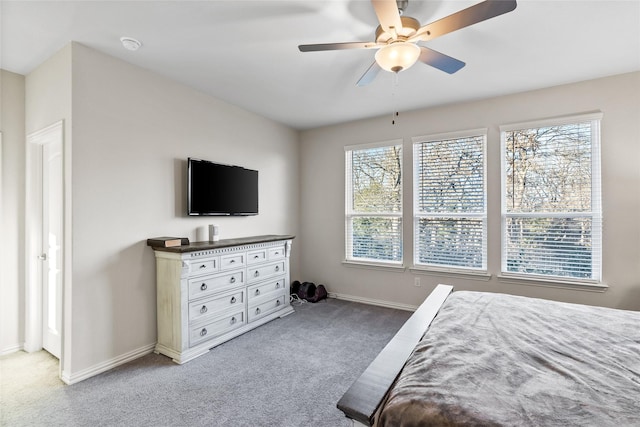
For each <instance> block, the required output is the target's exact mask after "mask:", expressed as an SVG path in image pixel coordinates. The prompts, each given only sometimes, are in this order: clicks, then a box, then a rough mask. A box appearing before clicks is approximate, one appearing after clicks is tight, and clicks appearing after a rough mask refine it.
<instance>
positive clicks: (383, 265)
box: [342, 259, 406, 273]
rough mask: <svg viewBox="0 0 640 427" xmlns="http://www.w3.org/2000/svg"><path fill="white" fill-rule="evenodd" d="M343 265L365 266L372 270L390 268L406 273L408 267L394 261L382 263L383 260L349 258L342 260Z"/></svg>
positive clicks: (396, 271) (390, 269)
mask: <svg viewBox="0 0 640 427" xmlns="http://www.w3.org/2000/svg"><path fill="white" fill-rule="evenodd" d="M342 265H344V266H346V267H356V268H365V269H372V270H389V271H393V272H395V273H404V272H405V270H406V267H405V266H404V265H402V264H392V263H388V264H386V263H382V262H373V261H372V262H366V261H356V260H347V259H345V260H344V261H342Z"/></svg>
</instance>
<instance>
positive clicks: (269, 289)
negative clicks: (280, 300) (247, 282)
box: [247, 277, 284, 304]
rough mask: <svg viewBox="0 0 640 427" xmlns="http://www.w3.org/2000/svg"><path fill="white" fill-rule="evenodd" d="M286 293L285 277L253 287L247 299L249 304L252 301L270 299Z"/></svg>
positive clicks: (249, 290)
mask: <svg viewBox="0 0 640 427" xmlns="http://www.w3.org/2000/svg"><path fill="white" fill-rule="evenodd" d="M282 293H284V277H278V278H276V279H272V280H269V281H268V282H264V283H261V284H259V285H253V286H250V287H249V288H248V293H247V298H248V301H249V304H251V303H252V301H256V300H259V299H264V298H269V296H275V295H279V294H282Z"/></svg>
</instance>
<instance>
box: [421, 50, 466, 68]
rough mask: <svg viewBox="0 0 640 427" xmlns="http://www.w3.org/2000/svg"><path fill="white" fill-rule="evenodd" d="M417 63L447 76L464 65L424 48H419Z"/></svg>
mask: <svg viewBox="0 0 640 427" xmlns="http://www.w3.org/2000/svg"><path fill="white" fill-rule="evenodd" d="M418 61H420V62H424V63H425V64H427V65H431V66H432V67H434V68H437V69H438V70H442V71H444V72H445V73H449V74H453V73H455V72H456V71H458V70H460V69H461V68H462V67H464V66H465V63H464V62H462V61H459V60H457V59H455V58H452V57H450V56H447V55H445V54H444V53H440V52H438V51H437V50H433V49H429V48H428V47H424V46H420V56H419V57H418Z"/></svg>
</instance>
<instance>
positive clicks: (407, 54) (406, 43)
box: [298, 0, 516, 86]
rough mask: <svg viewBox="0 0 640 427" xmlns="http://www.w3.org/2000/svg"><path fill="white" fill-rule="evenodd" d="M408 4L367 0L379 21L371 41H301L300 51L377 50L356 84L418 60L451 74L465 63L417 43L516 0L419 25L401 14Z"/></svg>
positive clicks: (490, 2)
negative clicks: (383, 71) (372, 60)
mask: <svg viewBox="0 0 640 427" xmlns="http://www.w3.org/2000/svg"><path fill="white" fill-rule="evenodd" d="M408 3H409V1H408V0H397V1H396V0H371V4H372V5H373V9H374V10H375V13H376V15H377V17H378V21H379V22H380V25H379V26H378V28H377V29H376V39H375V41H373V42H347V43H324V44H303V45H299V46H298V49H300V51H301V52H315V51H323V50H343V49H378V51H377V52H376V55H375V61H374V62H373V64H371V66H370V67H369V69H367V71H366V72H365V73H364V74H363V75H362V77H360V79H359V80H358V82H357V85H358V86H365V85H367V84H369V83H371V82H372V81H373V79H375V77H376V76H377V75H378V73H379V72H380V70H382V69H384V70H387V71H390V72H394V73H399V72H400V71H403V70H406V69H407V68H409V67H411V66H412V65H413V64H415V63H416V61H418V60H419V61H420V62H423V63H425V64H427V65H431V66H432V67H435V68H437V69H439V70H442V71H444V72H446V73H449V74H453V73H455V72H456V71H458V70H460V69H461V68H462V67H464V65H465V63H464V62H462V61H459V60H457V59H455V58H452V57H450V56H448V55H445V54H443V53H440V52H438V51H435V50H433V49H430V48H428V47H425V46H420V45H418V44H417V43H418V42H421V41H429V40H433V39H435V38H436V37H440V36H442V35H445V34H448V33H451V32H453V31H456V30H459V29H461V28H464V27H468V26H469V25H473V24H477V23H479V22H482V21H485V20H487V19H490V18H494V17H496V16H499V15H502V14H505V13H507V12H511V11H512V10H514V9H515V8H516V0H485V1H483V2H481V3H478V4H475V5H473V6H471V7H468V8H466V9H463V10H460V11H458V12H456V13H453V14H451V15H449V16H446V17H444V18H442V19H439V20H437V21H434V22H432V23H430V24H427V25H425V26H422V27H421V26H420V22H419V21H418V20H417V19H414V18H411V17H409V16H404V15H403V12H404V10H405V8H406V7H407V4H408Z"/></svg>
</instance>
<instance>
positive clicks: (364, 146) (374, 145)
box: [344, 138, 404, 151]
mask: <svg viewBox="0 0 640 427" xmlns="http://www.w3.org/2000/svg"><path fill="white" fill-rule="evenodd" d="M403 142H404V141H403V140H402V138H400V139H390V140H388V141H378V142H370V143H365V144H356V145H345V146H344V151H358V150H366V149H369V148H382V147H390V146H394V145H400V146H402V144H403Z"/></svg>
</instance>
